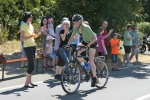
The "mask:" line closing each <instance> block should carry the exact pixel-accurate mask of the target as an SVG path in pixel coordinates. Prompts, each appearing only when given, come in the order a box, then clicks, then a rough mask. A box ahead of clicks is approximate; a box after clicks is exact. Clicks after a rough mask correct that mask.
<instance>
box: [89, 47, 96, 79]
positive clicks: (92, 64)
mask: <svg viewBox="0 0 150 100" xmlns="http://www.w3.org/2000/svg"><path fill="white" fill-rule="evenodd" d="M95 52H96V49H94V48H90V50H89V62H90V65H91V69H92V74H93V76H94V77H96V66H95V64H94V57H95Z"/></svg>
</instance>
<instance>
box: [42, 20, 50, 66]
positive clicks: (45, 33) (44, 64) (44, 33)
mask: <svg viewBox="0 0 150 100" xmlns="http://www.w3.org/2000/svg"><path fill="white" fill-rule="evenodd" d="M41 29H44V30H45V31H43V32H42V53H43V55H44V57H46V52H44V50H45V47H46V37H47V36H48V35H49V31H48V26H47V18H46V17H43V18H42V20H41ZM43 67H45V68H48V67H50V65H48V64H47V61H46V59H44V60H43Z"/></svg>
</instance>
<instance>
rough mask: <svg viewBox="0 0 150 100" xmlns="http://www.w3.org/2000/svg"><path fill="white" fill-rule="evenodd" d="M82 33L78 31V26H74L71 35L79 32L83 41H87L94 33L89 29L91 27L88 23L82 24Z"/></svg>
mask: <svg viewBox="0 0 150 100" xmlns="http://www.w3.org/2000/svg"><path fill="white" fill-rule="evenodd" d="M81 27H82V33H79V31H78V28H76V27H74V30H73V33H72V35H73V36H75V35H76V33H78V34H81V35H82V38H83V41H84V42H85V43H89V42H90V41H91V39H92V37H93V36H95V35H96V34H95V33H94V32H93V31H92V30H91V28H90V27H89V26H88V25H85V24H82V25H81Z"/></svg>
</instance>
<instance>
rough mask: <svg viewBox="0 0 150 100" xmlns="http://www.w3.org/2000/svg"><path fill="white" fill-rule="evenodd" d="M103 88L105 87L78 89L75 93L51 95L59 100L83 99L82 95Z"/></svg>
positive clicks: (84, 95) (85, 95)
mask: <svg viewBox="0 0 150 100" xmlns="http://www.w3.org/2000/svg"><path fill="white" fill-rule="evenodd" d="M103 89H105V88H102V89H98V88H93V89H91V90H78V91H77V92H76V93H74V94H70V95H69V94H66V95H53V96H55V97H57V98H58V99H60V100H85V98H84V97H87V96H88V95H89V94H92V93H94V92H96V91H100V90H103ZM95 98H96V97H95ZM95 98H94V99H95ZM98 99H99V98H97V100H98Z"/></svg>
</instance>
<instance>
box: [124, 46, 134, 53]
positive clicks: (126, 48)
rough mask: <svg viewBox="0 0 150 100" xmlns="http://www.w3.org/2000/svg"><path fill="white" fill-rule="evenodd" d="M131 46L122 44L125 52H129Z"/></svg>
mask: <svg viewBox="0 0 150 100" xmlns="http://www.w3.org/2000/svg"><path fill="white" fill-rule="evenodd" d="M131 48H132V46H124V50H125V53H131Z"/></svg>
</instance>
